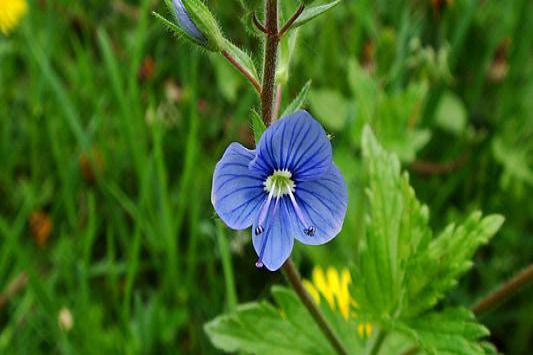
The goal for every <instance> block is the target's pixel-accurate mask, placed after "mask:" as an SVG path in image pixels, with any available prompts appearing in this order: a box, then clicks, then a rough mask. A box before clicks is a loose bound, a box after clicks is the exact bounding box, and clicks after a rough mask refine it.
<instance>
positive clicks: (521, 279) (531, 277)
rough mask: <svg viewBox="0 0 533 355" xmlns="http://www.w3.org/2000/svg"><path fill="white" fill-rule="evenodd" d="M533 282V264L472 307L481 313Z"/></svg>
mask: <svg viewBox="0 0 533 355" xmlns="http://www.w3.org/2000/svg"><path fill="white" fill-rule="evenodd" d="M530 282H533V264H530V265H529V266H528V267H526V268H525V269H523V270H522V271H520V272H519V273H518V274H516V275H515V276H513V277H512V278H511V279H509V280H508V281H507V282H505V283H504V284H502V285H501V286H500V287H499V288H498V289H496V290H495V291H494V292H492V293H490V294H489V295H488V296H486V297H484V298H483V299H482V300H480V301H479V302H478V303H476V305H474V306H473V307H472V308H471V309H472V312H474V313H475V314H480V313H483V312H485V311H488V310H490V309H491V308H493V307H495V306H497V305H498V304H499V303H500V302H502V301H503V300H505V299H506V298H508V297H509V296H511V295H513V294H514V293H515V292H517V291H518V290H520V289H521V288H522V286H525V285H527V284H528V283H530Z"/></svg>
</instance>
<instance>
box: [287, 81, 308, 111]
mask: <svg viewBox="0 0 533 355" xmlns="http://www.w3.org/2000/svg"><path fill="white" fill-rule="evenodd" d="M311 83H312V81H311V80H309V81H308V82H307V83H305V85H304V86H303V88H302V89H301V90H300V93H299V94H298V96H296V98H295V99H294V100H293V101H292V102H291V103H290V104H289V106H287V107H286V108H285V110H284V111H283V113H282V114H281V116H280V117H285V116H288V115H290V114H291V113H294V112H296V111H298V110H299V109H301V108H302V106H303V105H304V104H305V101H306V100H307V95H308V94H309V90H310V89H311Z"/></svg>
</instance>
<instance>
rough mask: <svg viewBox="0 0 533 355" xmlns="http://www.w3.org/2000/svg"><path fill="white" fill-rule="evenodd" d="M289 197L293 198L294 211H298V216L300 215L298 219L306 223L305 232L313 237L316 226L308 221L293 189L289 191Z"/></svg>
mask: <svg viewBox="0 0 533 355" xmlns="http://www.w3.org/2000/svg"><path fill="white" fill-rule="evenodd" d="M288 194H289V197H290V199H291V203H292V206H293V207H294V211H295V212H296V216H298V219H299V220H300V222H301V223H302V224H303V225H304V233H305V234H306V235H308V236H310V237H313V236H314V235H315V233H316V228H315V227H313V226H312V225H310V224H309V223H307V219H306V218H305V216H304V213H303V212H302V210H301V209H300V206H298V203H297V202H296V198H294V194H293V193H292V191H290V190H289V191H288Z"/></svg>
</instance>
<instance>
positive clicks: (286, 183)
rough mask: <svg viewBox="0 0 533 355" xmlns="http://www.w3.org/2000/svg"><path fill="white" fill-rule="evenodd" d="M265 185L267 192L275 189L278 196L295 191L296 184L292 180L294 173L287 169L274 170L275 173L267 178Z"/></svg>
mask: <svg viewBox="0 0 533 355" xmlns="http://www.w3.org/2000/svg"><path fill="white" fill-rule="evenodd" d="M263 185H264V189H265V191H266V192H267V193H270V192H272V189H274V191H273V195H274V197H276V198H279V197H281V196H284V195H288V194H289V193H291V192H294V190H295V187H296V184H295V183H294V181H292V173H291V172H290V171H289V170H287V169H284V170H274V173H273V174H272V175H270V176H269V177H268V178H267V179H266V180H265V182H264V183H263Z"/></svg>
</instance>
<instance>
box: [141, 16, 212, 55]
mask: <svg viewBox="0 0 533 355" xmlns="http://www.w3.org/2000/svg"><path fill="white" fill-rule="evenodd" d="M152 14H153V15H154V16H155V18H156V19H158V20H159V21H160V22H161V23H162V24H163V26H165V27H166V28H168V29H169V30H170V31H172V32H174V33H175V34H176V35H177V36H178V37H179V38H186V39H187V40H189V41H191V42H193V43H194V44H197V45H199V46H202V47H205V44H204V43H202V42H200V41H198V40H197V39H196V38H194V37H193V36H191V35H189V34H188V33H187V32H185V31H184V30H182V29H181V28H180V27H179V26H177V25H176V24H175V23H174V22H172V21H170V20H167V19H166V18H165V17H163V16H162V15H160V14H158V13H157V12H155V11H154V12H152Z"/></svg>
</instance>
